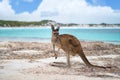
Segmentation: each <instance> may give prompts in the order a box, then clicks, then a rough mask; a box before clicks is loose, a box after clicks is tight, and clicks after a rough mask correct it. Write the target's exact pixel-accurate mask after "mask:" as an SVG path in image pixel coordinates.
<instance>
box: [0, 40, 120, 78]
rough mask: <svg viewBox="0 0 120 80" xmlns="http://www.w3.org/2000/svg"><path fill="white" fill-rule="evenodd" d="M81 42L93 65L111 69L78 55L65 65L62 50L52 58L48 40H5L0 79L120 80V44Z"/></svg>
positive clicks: (1, 49) (0, 55) (0, 56)
mask: <svg viewBox="0 0 120 80" xmlns="http://www.w3.org/2000/svg"><path fill="white" fill-rule="evenodd" d="M81 45H82V47H83V50H84V53H85V55H86V56H87V58H88V60H89V61H90V62H91V63H92V64H95V65H101V66H110V67H111V68H110V69H100V68H89V67H87V66H86V65H85V64H84V63H83V61H82V60H81V58H80V57H79V56H78V55H76V56H71V68H68V67H67V66H66V56H65V52H64V51H62V50H60V51H59V52H58V58H57V59H55V57H54V53H53V52H52V45H51V43H49V42H48V43H42V42H10V41H9V42H7V41H6V42H0V80H120V45H115V44H110V43H103V42H85V41H82V42H81ZM53 64H57V65H55V66H53Z"/></svg>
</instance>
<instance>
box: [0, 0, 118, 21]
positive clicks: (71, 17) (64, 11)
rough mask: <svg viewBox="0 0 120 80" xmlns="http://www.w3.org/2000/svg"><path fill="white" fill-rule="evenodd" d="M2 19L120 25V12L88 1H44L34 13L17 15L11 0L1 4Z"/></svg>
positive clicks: (0, 15)
mask: <svg viewBox="0 0 120 80" xmlns="http://www.w3.org/2000/svg"><path fill="white" fill-rule="evenodd" d="M0 19H8V20H23V21H39V20H42V19H51V20H55V21H58V22H63V23H71V22H73V23H102V22H106V23H120V12H119V11H117V12H116V11H115V10H113V9H112V8H111V7H108V6H104V7H103V6H92V5H90V4H88V3H87V2H86V0H43V1H42V3H41V4H40V5H39V6H38V8H37V9H36V10H35V11H33V12H32V13H28V12H24V13H21V14H15V12H14V10H13V9H12V8H11V5H10V4H9V0H4V1H2V2H0Z"/></svg>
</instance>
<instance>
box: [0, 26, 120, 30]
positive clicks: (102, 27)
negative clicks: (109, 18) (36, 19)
mask: <svg viewBox="0 0 120 80" xmlns="http://www.w3.org/2000/svg"><path fill="white" fill-rule="evenodd" d="M60 27H61V28H72V29H74V28H75V29H76V28H81V29H82V28H83V29H87V28H89V29H120V27H104V26H98V27H90V26H85V27H82V26H77V27H76V26H60ZM6 28H9V29H14V28H19V29H22V28H26V29H27V28H34V29H37V28H51V26H34V27H33V26H27V27H25V26H22V27H0V29H6Z"/></svg>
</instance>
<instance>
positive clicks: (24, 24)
mask: <svg viewBox="0 0 120 80" xmlns="http://www.w3.org/2000/svg"><path fill="white" fill-rule="evenodd" d="M49 23H52V24H54V25H59V26H64V27H74V26H76V27H120V23H119V24H107V23H100V24H77V23H68V24H65V23H59V22H56V21H53V20H41V21H31V22H26V21H9V20H0V27H21V26H22V27H33V26H35V27H36V26H37V27H38V26H49Z"/></svg>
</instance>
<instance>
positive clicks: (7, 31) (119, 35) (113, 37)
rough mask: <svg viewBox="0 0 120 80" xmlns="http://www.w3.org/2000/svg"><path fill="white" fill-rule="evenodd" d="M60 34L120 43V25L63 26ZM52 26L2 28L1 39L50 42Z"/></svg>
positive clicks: (83, 39) (86, 39)
mask: <svg viewBox="0 0 120 80" xmlns="http://www.w3.org/2000/svg"><path fill="white" fill-rule="evenodd" d="M60 34H71V35H73V36H76V37H77V38H78V39H79V40H81V41H100V42H107V43H114V44H120V27H115V28H114V27H99V28H97V27H84V28H83V27H61V28H60ZM51 36H52V31H51V28H50V27H39V28H38V27H20V28H18V27H15V28H13V27H7V28H2V27H1V28H0V41H27V42H29V41H32V42H36V41H37V42H50V41H51Z"/></svg>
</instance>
